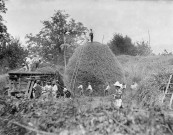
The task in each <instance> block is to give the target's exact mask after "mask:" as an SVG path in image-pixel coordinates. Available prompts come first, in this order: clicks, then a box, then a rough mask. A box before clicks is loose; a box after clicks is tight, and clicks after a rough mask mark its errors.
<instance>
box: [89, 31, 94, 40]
mask: <svg viewBox="0 0 173 135" xmlns="http://www.w3.org/2000/svg"><path fill="white" fill-rule="evenodd" d="M89 36H90V41H91V42H93V38H94V34H93V31H92V29H90V33H89Z"/></svg>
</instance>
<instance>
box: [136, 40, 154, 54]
mask: <svg viewBox="0 0 173 135" xmlns="http://www.w3.org/2000/svg"><path fill="white" fill-rule="evenodd" d="M136 44H137V45H136V51H137V55H141V56H147V55H150V54H152V50H151V47H150V46H149V44H148V42H145V41H142V42H137V43H136Z"/></svg>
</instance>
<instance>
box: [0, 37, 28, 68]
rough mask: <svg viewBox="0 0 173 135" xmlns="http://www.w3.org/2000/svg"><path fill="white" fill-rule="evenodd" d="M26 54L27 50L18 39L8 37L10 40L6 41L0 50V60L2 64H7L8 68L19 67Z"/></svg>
mask: <svg viewBox="0 0 173 135" xmlns="http://www.w3.org/2000/svg"><path fill="white" fill-rule="evenodd" d="M26 56H27V50H25V49H24V48H23V47H22V46H21V43H20V41H19V40H18V39H13V38H11V39H10V42H8V43H6V45H4V46H3V47H2V49H1V52H0V62H1V63H2V65H6V66H8V67H9V68H10V69H14V68H17V67H19V66H20V65H21V64H22V63H23V62H24V58H25V57H26Z"/></svg>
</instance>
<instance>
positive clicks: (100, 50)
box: [64, 42, 125, 95]
mask: <svg viewBox="0 0 173 135" xmlns="http://www.w3.org/2000/svg"><path fill="white" fill-rule="evenodd" d="M78 62H79V63H78ZM77 63H78V66H76V65H77ZM76 69H78V70H77V75H76V78H75V75H74V71H75V70H76ZM64 81H65V84H66V86H67V87H68V88H69V89H70V90H72V91H73V90H74V89H73V88H76V87H77V86H78V85H79V84H83V86H84V88H86V87H87V85H88V82H91V85H92V87H93V89H94V95H103V91H100V89H103V87H105V86H104V85H105V83H106V82H109V83H111V84H113V83H115V81H120V82H124V81H125V77H124V71H123V70H122V67H121V65H120V63H119V62H118V60H117V59H116V58H115V56H114V54H113V53H112V52H111V50H110V49H109V47H108V46H106V45H102V44H100V43H98V42H93V43H86V44H85V45H83V46H80V47H78V48H77V49H76V50H75V53H74V54H73V56H72V57H71V58H70V60H69V63H68V65H67V67H66V69H65V80H64ZM72 81H73V82H72ZM72 84H74V87H73V85H72Z"/></svg>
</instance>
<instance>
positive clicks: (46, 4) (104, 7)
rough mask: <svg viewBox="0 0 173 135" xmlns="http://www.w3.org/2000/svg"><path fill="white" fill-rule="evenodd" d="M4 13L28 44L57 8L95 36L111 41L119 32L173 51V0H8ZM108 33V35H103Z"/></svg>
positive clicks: (160, 49)
mask: <svg viewBox="0 0 173 135" xmlns="http://www.w3.org/2000/svg"><path fill="white" fill-rule="evenodd" d="M6 7H7V9H8V11H7V13H6V14H5V15H4V19H5V21H6V23H5V24H6V26H7V28H8V32H9V33H10V34H11V35H12V36H14V37H17V38H20V40H21V41H22V43H23V44H25V41H26V39H25V36H26V34H29V33H33V34H37V33H38V32H39V31H40V30H41V28H42V27H43V25H42V23H41V21H43V20H50V18H51V16H53V14H54V13H55V11H56V10H65V12H66V13H67V14H69V15H70V18H73V19H75V20H76V21H78V22H82V23H83V24H84V26H86V27H88V28H89V29H90V28H92V29H93V31H94V40H95V41H98V42H102V39H103V43H107V42H109V41H110V40H111V39H112V38H113V35H114V34H115V33H120V34H122V35H123V36H126V35H127V36H129V37H130V38H131V39H132V42H134V43H135V42H137V41H143V40H144V41H148V40H149V34H150V45H151V48H152V50H153V52H154V53H156V54H158V53H161V52H163V50H164V49H166V50H167V51H168V52H172V51H173V2H171V0H166V1H164V0H7V1H6ZM103 37H104V38H103Z"/></svg>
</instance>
